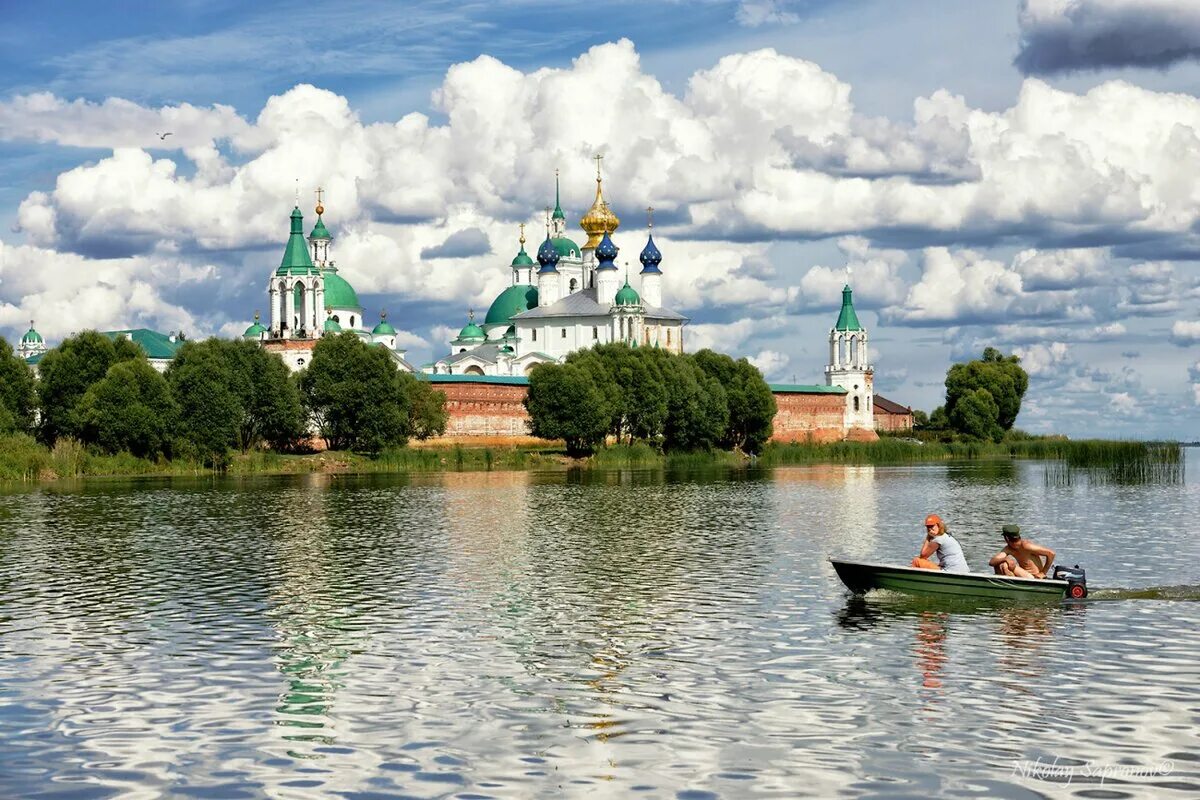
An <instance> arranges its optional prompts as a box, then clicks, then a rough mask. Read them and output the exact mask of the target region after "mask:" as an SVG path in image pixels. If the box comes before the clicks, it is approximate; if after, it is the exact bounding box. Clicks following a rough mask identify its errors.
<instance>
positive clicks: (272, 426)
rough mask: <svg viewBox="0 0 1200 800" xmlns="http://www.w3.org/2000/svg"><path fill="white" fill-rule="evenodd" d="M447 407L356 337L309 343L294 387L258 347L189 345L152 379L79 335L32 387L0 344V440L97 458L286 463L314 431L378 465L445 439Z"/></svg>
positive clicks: (95, 338)
mask: <svg viewBox="0 0 1200 800" xmlns="http://www.w3.org/2000/svg"><path fill="white" fill-rule="evenodd" d="M446 422H447V415H446V410H445V395H444V394H443V393H442V392H438V391H435V390H434V389H433V388H432V387H431V386H430V385H429V384H428V383H427V382H423V381H420V380H418V379H416V378H414V377H413V376H411V375H408V374H407V373H404V372H401V371H400V370H399V369H397V367H396V364H395V362H394V361H393V360H392V358H391V357H390V356H389V355H388V354H387V353H386V352H384V351H383V349H382V348H379V347H373V346H370V345H367V344H366V343H364V342H363V341H361V340H360V339H359V338H358V337H357V336H355V335H354V334H353V333H342V334H339V335H336V336H327V337H325V338H323V339H321V340H320V341H318V342H317V343H316V345H315V346H314V348H313V354H312V359H311V362H310V364H309V365H308V367H307V368H306V369H305V370H304V371H303V372H301V373H299V374H298V375H292V374H291V373H290V372H289V370H288V368H287V366H286V365H285V364H284V363H283V360H282V359H281V358H280V357H279V356H278V355H277V354H275V353H271V352H268V351H266V350H264V349H263V348H262V347H260V346H259V345H258V344H257V343H255V342H249V341H245V340H234V341H229V340H223V339H208V340H207V341H202V342H186V343H185V344H184V345H183V346H182V347H180V349H179V351H178V352H177V353H176V354H175V357H174V358H173V359H172V360H171V363H170V364H169V365H168V367H167V369H166V372H165V373H163V374H160V373H159V372H158V371H157V370H155V369H154V367H152V366H151V365H150V362H149V361H148V360H147V359H146V355H145V353H144V352H143V351H142V349H141V348H140V347H139V346H138V345H137V344H135V343H134V342H132V341H130V340H128V339H115V340H114V339H110V338H109V337H107V336H104V335H103V334H100V333H97V332H96V331H84V332H82V333H79V334H76V335H75V336H71V337H69V338H67V339H66V340H64V341H63V342H62V343H61V344H60V345H59V346H58V347H55V348H54V349H53V350H50V351H48V352H46V353H45V354H44V355H43V356H42V358H41V359H40V361H39V362H38V370H37V376H36V377H35V376H34V373H33V371H32V370H30V369H29V367H28V366H27V365H26V364H25V363H24V362H23V361H22V360H21V359H20V358H18V357H17V356H16V355H15V354H14V353H13V350H12V347H11V346H10V345H9V344H8V343H7V342H5V341H4V340H3V339H0V434H5V433H9V434H11V433H18V434H27V435H31V436H35V437H36V438H37V439H38V440H39V441H41V442H42V443H43V444H45V445H47V446H48V447H53V446H54V445H55V443H57V442H58V441H60V440H63V439H71V440H76V441H79V442H82V443H84V444H85V445H87V446H89V447H92V448H95V449H96V450H98V451H100V452H105V453H119V452H129V453H132V454H133V455H135V456H138V457H141V458H149V459H171V458H176V457H185V458H189V459H193V460H197V461H203V462H204V463H205V464H208V465H211V466H216V467H220V466H223V465H224V464H225V463H226V462H227V460H228V458H229V456H230V454H231V453H234V452H242V453H245V452H248V451H250V450H253V449H256V448H262V447H270V448H272V449H274V450H278V451H284V452H286V451H293V450H296V449H298V448H300V447H302V446H303V445H304V443H305V442H306V441H307V440H308V438H309V436H310V433H311V432H312V431H315V432H316V434H317V435H319V436H321V437H322V438H324V440H325V443H326V446H327V447H329V448H330V449H345V450H356V451H360V452H367V453H374V452H379V451H380V450H383V449H385V448H389V447H398V446H403V445H404V444H405V443H406V442H407V441H408V439H409V438H410V437H417V438H426V437H428V436H434V435H438V434H441V433H443V432H444V431H445V429H446Z"/></svg>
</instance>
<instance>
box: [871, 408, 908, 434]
mask: <svg viewBox="0 0 1200 800" xmlns="http://www.w3.org/2000/svg"><path fill="white" fill-rule="evenodd" d="M912 429H913V415H912V413H911V412H910V413H908V414H892V413H889V412H887V411H880V410H879V409H878V408H876V409H875V430H877V431H885V432H890V433H895V432H896V431H911V430H912Z"/></svg>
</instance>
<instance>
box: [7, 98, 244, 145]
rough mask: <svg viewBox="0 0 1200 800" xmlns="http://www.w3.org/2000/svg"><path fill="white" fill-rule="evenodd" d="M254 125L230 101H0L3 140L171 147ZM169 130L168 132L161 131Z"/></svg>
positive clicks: (226, 136)
mask: <svg viewBox="0 0 1200 800" xmlns="http://www.w3.org/2000/svg"><path fill="white" fill-rule="evenodd" d="M249 130H250V125H249V124H248V123H247V122H246V121H245V120H244V119H242V118H241V117H240V116H238V114H237V112H236V111H235V110H234V109H233V108H231V107H230V106H224V105H214V106H213V107H212V108H200V107H197V106H193V105H190V104H188V103H183V104H181V105H178V106H163V107H161V108H146V107H145V106H140V105H138V104H137V103H133V102H130V101H128V100H123V99H121V98H119V97H110V98H108V99H106V100H105V101H104V102H102V103H92V102H89V101H87V100H74V101H70V102H68V101H66V100H63V99H61V98H59V97H56V96H54V95H53V94H50V93H49V92H37V93H35V94H27V95H17V96H16V97H13V98H11V99H9V100H5V101H0V139H3V140H8V141H12V140H20V139H29V140H33V141H37V142H55V143H57V144H61V145H68V146H75V147H103V148H112V149H117V148H124V147H144V148H161V149H168V150H175V149H182V148H188V147H202V146H207V145H211V144H212V143H213V142H214V141H216V140H220V139H234V138H237V137H240V136H243V135H246V134H247V133H248V132H249ZM166 133H169V134H170V135H169V136H163V135H162V134H166Z"/></svg>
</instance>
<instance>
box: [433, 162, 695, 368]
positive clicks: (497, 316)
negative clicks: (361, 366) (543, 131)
mask: <svg viewBox="0 0 1200 800" xmlns="http://www.w3.org/2000/svg"><path fill="white" fill-rule="evenodd" d="M554 194H555V198H554V200H555V202H554V211H553V213H552V214H550V215H549V219H548V220H547V223H546V238H545V240H544V241H543V242H542V244H541V246H540V247H539V248H538V250H537V261H536V262H535V261H534V259H532V258H530V256H529V254H528V253H527V252H525V233H524V226H522V231H521V238H520V242H521V249H520V251H519V252H518V253H517V255H516V257H515V258H514V259H513V260H512V265H511V266H512V285H511V286H509V287H508V288H507V289H505V290H504V291H503V292H501V293H500V295H499V296H498V297H497V298H496V299H495V300H494V301H493V302H492V304H491V306H490V307H489V308H488V311H487V316H486V317H485V318H484V320H483V322H482V324H480V323H478V322H476V321H475V315H474V312H469V313H468V319H467V324H466V326H464V327H463V329H462V330H460V331H459V332H458V335H457V336H456V337H455V338H454V339H451V340H450V342H449V345H450V348H449V349H450V352H449V353H448V354H447V355H446V356H445V357H443V358H439V359H437V360H436V361H433V362H431V363H429V364H425V365H424V366H422V367H421V369H422V371H424V372H427V373H433V374H437V375H511V376H519V375H526V374H528V373H529V371H530V370H531V369H533V367H535V366H537V365H538V364H545V363H556V362H560V361H562V360H563V359H564V358H566V356H567V355H568V354H569V353H571V352H573V351H575V350H579V349H580V348H584V347H592V346H594V345H597V344H607V343H610V342H625V343H627V344H630V345H633V346H638V347H659V348H663V349H665V350H669V351H671V352H674V353H682V352H683V326H684V325H685V324H686V323H687V321H688V320H687V318H686V317H684V316H683V315H682V314H679V313H677V312H675V311H672V310H670V309H668V308H664V307H663V305H662V270H661V269H660V264H661V263H662V253H660V252H659V250H658V247H657V246H655V244H654V236H653V235H652V234H648V235H647V240H646V246H645V247H644V248H642V252H641V255H640V257H639V260H640V261H641V265H642V268H641V272H640V273H639V275H638V286H639V288H640V290H641V291H640V292H639V291H638V289H635V288H634V287H633V286H632V285H630V282H629V274H628V265H626V270H625V272H624V273H623V272H622V270H621V268H620V267H619V266H618V265H617V255H618V252H619V248H618V247H617V246H616V244H614V243H613V240H612V234H613V233H615V232H616V230H617V228H618V227H619V226H620V224H621V221H620V219H618V218H617V215H616V214H614V213H613V211H612V209H611V208H609V205H608V202H607V201H605V199H604V190H603V183H602V180H601V177H600V171H599V167H598V166H597V170H596V198H595V200H594V201H593V202H592V207H591V208H590V209H588V211H587V213H586V214H584V215H583V218H582V219H580V221H579V226H580V227H581V228H582V229H583V231H584V232H585V233H586V234H587V236H588V238H587V241H586V242H585V243H584V245H583V247H580V246H579V245H578V244H576V243H575V242H574V241H573V240H572V239H570V238H568V237H567V218H566V214H564V213H563V210H562V202H561V200H560V197H559V190H558V185H557V179H556V180H555V192H554ZM648 211H652V210H651V209H648Z"/></svg>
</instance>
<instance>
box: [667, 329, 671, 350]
mask: <svg viewBox="0 0 1200 800" xmlns="http://www.w3.org/2000/svg"><path fill="white" fill-rule="evenodd" d="M670 346H671V329H670V328H667V347H670Z"/></svg>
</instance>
